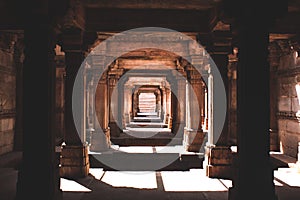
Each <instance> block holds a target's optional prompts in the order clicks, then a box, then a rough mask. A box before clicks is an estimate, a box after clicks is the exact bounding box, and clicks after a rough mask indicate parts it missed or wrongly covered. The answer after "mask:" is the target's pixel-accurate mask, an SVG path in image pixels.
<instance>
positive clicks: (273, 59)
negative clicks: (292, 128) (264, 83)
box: [269, 41, 290, 151]
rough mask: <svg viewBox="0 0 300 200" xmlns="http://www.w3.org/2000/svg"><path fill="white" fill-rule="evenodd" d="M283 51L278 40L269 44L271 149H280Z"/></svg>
mask: <svg viewBox="0 0 300 200" xmlns="http://www.w3.org/2000/svg"><path fill="white" fill-rule="evenodd" d="M289 48H290V47H289ZM281 55H282V51H281V49H280V47H279V45H278V44H277V42H276V41H274V42H272V43H270V44H269V62H270V150H271V151H279V150H280V145H279V131H278V118H277V113H278V96H279V94H278V91H279V90H278V88H279V83H278V82H279V81H278V75H277V70H278V66H279V62H280V56H281Z"/></svg>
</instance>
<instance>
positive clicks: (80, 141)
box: [60, 30, 89, 178]
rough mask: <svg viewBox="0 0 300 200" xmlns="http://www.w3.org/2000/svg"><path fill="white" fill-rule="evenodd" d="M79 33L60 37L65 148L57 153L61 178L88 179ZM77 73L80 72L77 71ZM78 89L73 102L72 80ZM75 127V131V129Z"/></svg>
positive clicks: (83, 81)
mask: <svg viewBox="0 0 300 200" xmlns="http://www.w3.org/2000/svg"><path fill="white" fill-rule="evenodd" d="M82 34H83V33H82V31H81V30H77V31H74V32H67V33H65V34H64V35H63V46H62V48H63V50H64V52H65V62H66V80H65V131H66V132H65V144H66V145H64V146H63V147H62V152H61V169H60V174H61V176H63V177H70V178H76V177H84V176H87V175H88V171H89V159H88V146H87V144H86V143H85V131H86V123H85V120H86V116H85V114H86V113H85V75H84V73H85V72H84V71H83V69H82V68H81V69H80V66H81V64H82V62H83V61H84V57H85V52H84V51H83V50H82V37H83V35H82ZM79 69H80V70H79ZM77 75H79V76H80V77H79V78H78V79H77V81H78V83H79V84H78V88H76V90H77V91H76V92H77V95H78V96H77V97H74V99H73V89H74V84H75V79H76V76H77ZM74 100H76V104H77V106H76V109H78V110H77V112H78V113H79V114H78V115H79V117H78V119H76V120H75V119H74V117H73V108H72V104H73V101H74ZM75 123H77V127H76V125H75Z"/></svg>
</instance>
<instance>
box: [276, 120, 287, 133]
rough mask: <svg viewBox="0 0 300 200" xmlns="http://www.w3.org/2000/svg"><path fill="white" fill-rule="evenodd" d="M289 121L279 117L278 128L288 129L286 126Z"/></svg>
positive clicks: (280, 129) (281, 129)
mask: <svg viewBox="0 0 300 200" xmlns="http://www.w3.org/2000/svg"><path fill="white" fill-rule="evenodd" d="M287 121H288V120H286V119H279V120H278V130H279V131H283V130H284V131H285V130H286V128H287V127H286V126H287Z"/></svg>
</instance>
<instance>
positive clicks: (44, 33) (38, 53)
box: [16, 5, 62, 200]
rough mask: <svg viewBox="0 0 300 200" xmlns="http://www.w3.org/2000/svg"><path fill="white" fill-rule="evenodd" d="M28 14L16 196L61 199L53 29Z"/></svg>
mask: <svg viewBox="0 0 300 200" xmlns="http://www.w3.org/2000/svg"><path fill="white" fill-rule="evenodd" d="M37 6H38V5H37ZM28 10H30V9H28ZM28 16H30V19H31V20H30V23H28V24H26V26H25V30H24V43H25V51H24V52H25V61H24V68H23V98H22V100H23V117H22V119H23V123H22V124H23V133H24V135H23V157H22V165H21V168H20V170H19V174H18V180H17V193H16V199H17V200H23V199H24V200H25V199H47V200H54V199H62V192H61V190H60V177H59V170H58V167H59V161H58V157H57V156H56V153H55V79H56V77H55V65H54V48H55V34H54V28H53V27H52V26H51V25H50V24H49V23H48V21H46V20H45V21H43V20H37V19H46V18H43V17H45V16H40V14H32V13H30V12H28ZM28 16H27V17H28Z"/></svg>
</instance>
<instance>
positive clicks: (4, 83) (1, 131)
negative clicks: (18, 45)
mask: <svg viewBox="0 0 300 200" xmlns="http://www.w3.org/2000/svg"><path fill="white" fill-rule="evenodd" d="M14 42H15V41H14V38H13V35H12V34H10V33H5V32H0V155H2V154H5V153H8V152H11V151H13V149H14V135H15V121H16V66H15V63H14Z"/></svg>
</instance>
